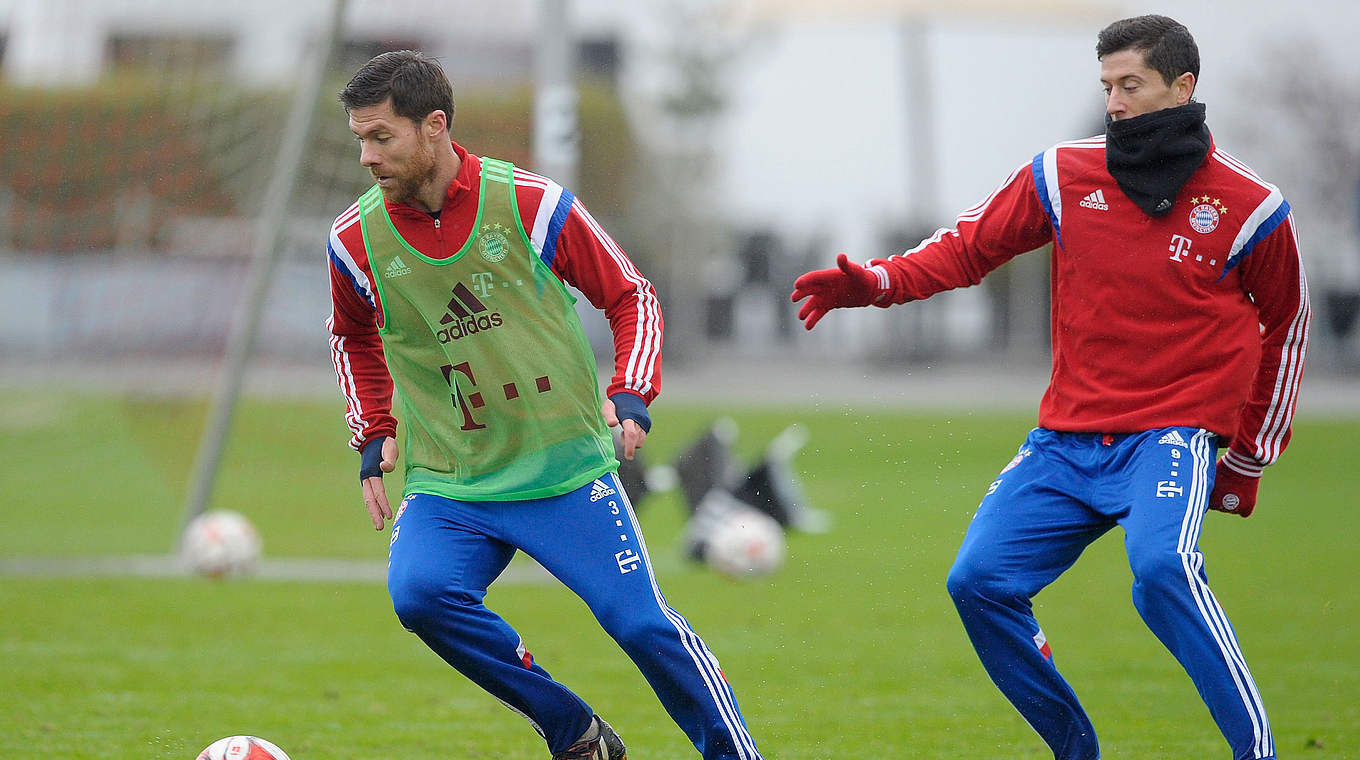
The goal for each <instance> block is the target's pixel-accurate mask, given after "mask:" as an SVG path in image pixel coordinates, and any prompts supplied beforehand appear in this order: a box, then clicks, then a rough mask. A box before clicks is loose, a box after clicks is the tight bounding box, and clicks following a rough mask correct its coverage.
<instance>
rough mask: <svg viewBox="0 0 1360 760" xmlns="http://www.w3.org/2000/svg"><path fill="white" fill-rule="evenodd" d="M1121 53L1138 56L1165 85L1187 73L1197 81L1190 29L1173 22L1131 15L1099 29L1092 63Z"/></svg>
mask: <svg viewBox="0 0 1360 760" xmlns="http://www.w3.org/2000/svg"><path fill="white" fill-rule="evenodd" d="M1121 50H1136V51H1138V52H1140V53H1142V54H1143V61H1144V63H1146V64H1147V66H1148V68H1150V69H1152V70H1153V71H1156V72H1157V73H1158V74H1161V75H1162V80H1163V81H1165V82H1166V83H1167V84H1168V85H1170V84H1171V83H1172V82H1174V81H1176V77H1179V76H1180V75H1181V74H1184V73H1186V72H1187V71H1188V72H1190V73H1191V74H1194V75H1195V80H1196V81H1198V80H1199V46H1198V45H1196V44H1195V38H1194V37H1193V36H1192V35H1191V34H1190V30H1189V29H1186V28H1185V25H1184V24H1182V23H1180V22H1179V21H1177V20H1175V19H1172V18H1167V17H1166V16H1157V15H1147V16H1134V17H1133V18H1126V19H1120V20H1119V21H1116V22H1114V23H1113V24H1110V25H1109V26H1107V27H1105V28H1104V29H1101V30H1100V36H1099V37H1097V38H1096V60H1104V58H1105V56H1107V55H1109V54H1111V53H1118V52H1119V51H1121Z"/></svg>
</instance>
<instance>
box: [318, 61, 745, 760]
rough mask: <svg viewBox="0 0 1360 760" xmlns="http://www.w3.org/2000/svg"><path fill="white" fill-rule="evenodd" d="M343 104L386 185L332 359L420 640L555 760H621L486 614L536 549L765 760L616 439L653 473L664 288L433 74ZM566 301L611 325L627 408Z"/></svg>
mask: <svg viewBox="0 0 1360 760" xmlns="http://www.w3.org/2000/svg"><path fill="white" fill-rule="evenodd" d="M340 101H341V103H342V104H343V105H344V107H345V111H346V113H347V114H348V115H349V124H350V128H351V129H352V131H353V132H354V134H355V137H356V138H357V139H358V142H359V152H360V163H361V164H362V165H363V166H364V167H365V168H366V169H368V170H369V172H370V173H371V174H372V175H373V179H374V180H375V182H376V184H375V185H374V186H373V188H371V189H370V190H369V191H368V192H367V193H365V194H364V195H363V196H362V197H361V198H360V199H359V201H358V202H357V203H355V204H353V205H352V206H350V207H349V209H347V210H346V211H345V212H344V213H343V214H341V215H340V216H339V217H338V218H337V219H336V221H335V224H334V226H333V227H332V228H331V233H330V239H329V246H328V254H329V258H330V278H331V296H332V314H331V318H330V319H329V321H328V324H329V329H330V333H331V337H330V341H331V349H332V355H333V358H334V362H335V369H336V373H337V375H338V378H339V383H340V388H341V390H342V392H343V394H344V397H345V403H346V415H345V419H346V422H347V423H348V425H349V428H350V431H351V433H352V434H353V437H352V438H351V439H350V445H351V446H352V447H353V448H355V449H357V450H359V451H360V452H361V458H360V459H361V469H360V480H361V483H362V487H363V494H364V501H365V504H366V505H367V508H368V513H369V517H370V518H371V520H372V524H373V527H374V528H375V529H377V530H382V529H383V527H384V524H385V521H386V520H388V519H391V520H392V537H391V549H390V553H389V562H388V578H387V582H388V591H389V593H390V594H391V597H392V601H393V605H394V607H395V610H396V613H397V617H398V618H399V619H400V621H401V623H402V625H404V626H405V627H406V628H407V629H408V630H410V631H412V632H414V633H415V634H416V635H417V636H419V637H420V638H421V640H422V641H424V642H425V644H426V645H428V646H429V647H430V648H431V649H432V650H434V651H435V652H436V653H438V654H439V655H440V656H441V657H443V658H444V660H446V661H447V662H448V663H449V664H450V665H452V666H453V667H454V668H456V669H457V670H458V671H459V672H461V673H462V674H463V675H465V676H467V677H468V678H469V679H471V680H472V681H473V682H475V683H476V684H477V685H479V686H481V687H482V688H483V689H485V690H486V691H488V692H490V693H491V694H492V695H493V696H495V697H496V698H497V699H499V700H500V701H501V702H503V703H504V704H506V705H507V706H509V707H510V708H511V709H512V710H515V711H516V712H518V713H520V714H522V715H524V716H525V717H526V718H528V720H529V721H530V723H531V724H532V725H533V727H534V728H535V729H537V730H538V731H539V733H540V734H542V735H543V737H544V739H545V740H546V742H547V744H548V750H549V751H550V752H551V753H552V756H553V757H554V758H583V759H584V758H595V759H597V760H621V759H622V758H624V757H625V748H624V745H623V742H622V741H621V740H620V739H619V737H618V735H617V734H616V733H615V732H614V730H613V729H612V728H611V727H610V726H609V724H608V723H606V722H605V721H603V720H601V719H600V718H599V717H598V716H597V715H595V713H594V711H593V710H592V709H591V707H590V706H589V705H588V704H587V703H586V702H585V701H584V700H582V699H581V698H580V697H579V696H577V695H576V694H575V693H573V692H572V691H570V690H569V689H567V687H566V686H563V685H562V684H560V683H558V682H557V681H555V680H553V678H552V677H551V676H550V675H549V674H548V672H547V671H546V670H544V669H543V667H541V666H540V665H539V664H538V663H537V662H536V661H535V660H534V658H533V655H532V654H531V653H530V652H529V650H528V649H527V648H526V645H525V643H524V641H523V640H522V639H521V638H520V636H519V634H517V633H516V632H515V631H514V629H512V628H511V627H510V625H509V624H508V623H507V622H506V621H505V620H503V619H502V618H501V617H499V616H498V615H496V614H495V613H494V612H492V611H491V610H489V609H488V608H487V607H486V606H485V605H484V604H483V599H484V597H485V595H486V593H487V588H488V586H490V584H491V583H492V582H493V581H494V580H495V579H496V578H497V577H498V576H499V575H500V574H501V572H502V571H503V570H504V569H505V568H506V566H507V564H508V563H509V562H510V559H511V558H512V557H513V556H514V554H515V552H516V551H517V550H518V551H523V552H525V553H526V554H528V555H529V556H530V557H532V558H533V559H534V560H536V561H537V562H538V563H539V564H540V565H542V566H543V567H544V568H546V569H547V570H548V571H549V572H551V573H552V574H553V575H554V576H555V577H556V578H557V579H558V580H560V581H561V582H562V583H564V584H565V585H566V586H567V587H568V588H570V589H571V590H572V591H573V592H575V593H576V594H577V595H578V596H580V597H581V598H582V599H583V600H584V601H585V602H586V604H587V605H588V606H589V607H590V609H591V611H592V612H593V613H594V614H595V616H596V618H597V619H598V620H599V621H600V624H601V625H602V626H603V627H604V629H605V630H606V631H607V632H608V633H609V634H610V636H612V637H613V638H614V639H615V641H617V642H618V644H619V645H620V646H621V647H622V648H623V650H624V651H625V652H626V653H627V654H628V656H629V657H631V658H632V660H633V662H634V663H635V664H636V665H637V667H638V668H639V670H641V671H642V674H643V675H644V676H645V677H646V679H647V681H648V683H649V684H650V685H651V686H652V688H653V689H654V690H655V691H656V693H657V696H658V697H659V698H660V699H661V702H662V703H663V705H664V706H665V708H666V710H667V712H668V713H669V714H670V715H671V716H672V718H673V719H674V720H675V721H676V723H677V724H678V725H679V726H680V727H681V728H682V729H683V730H684V732H685V733H686V735H687V736H688V737H689V739H690V740H691V741H692V742H693V743H694V746H695V747H696V748H697V749H698V750H699V752H700V753H701V754H702V755H703V757H705V758H709V759H710V760H716V759H717V758H724V759H728V760H737V759H740V760H759V758H760V754H759V752H758V751H757V750H756V747H755V743H754V741H753V740H752V738H751V736H750V734H749V733H748V731H747V729H746V725H745V722H744V720H743V718H742V716H741V713H740V711H739V710H738V707H737V703H736V698H735V697H734V695H733V693H732V690H731V688H730V687H729V686H728V684H727V681H726V680H725V678H724V676H723V674H722V671H721V670H720V669H719V666H718V661H717V659H716V658H715V657H714V656H713V654H712V653H711V652H710V651H709V649H708V647H707V646H706V645H705V644H704V642H703V641H702V640H701V639H700V638H699V636H698V635H697V634H695V633H694V631H693V630H691V629H690V627H689V624H688V623H687V622H686V620H685V619H684V618H683V617H681V616H680V615H679V614H678V613H677V612H676V611H675V610H673V609H671V607H670V606H669V605H668V604H667V603H666V601H665V599H664V597H663V596H662V594H661V591H660V590H659V588H658V586H657V581H656V578H655V575H654V574H653V571H652V567H651V561H650V559H649V557H648V555H647V547H646V544H645V543H644V541H643V536H642V531H641V528H640V526H639V525H638V522H637V518H636V516H635V514H634V512H633V509H632V505H631V504H630V503H629V500H628V496H627V494H626V493H625V492H624V489H623V486H622V485H621V484H620V482H619V479H618V476H617V473H616V471H617V469H618V465H619V463H618V460H617V459H616V458H615V446H614V441H613V439H612V438H611V435H610V431H609V427H610V426H616V427H619V428H620V429H621V439H622V440H621V446H622V450H623V453H624V457H625V458H626V459H632V458H633V456H634V453H635V451H636V450H637V449H638V448H640V447H641V446H642V445H643V443H644V441H645V440H646V436H647V432H648V430H649V429H650V427H651V418H650V416H649V414H648V411H647V404H648V403H649V402H651V400H652V399H653V398H655V397H656V394H657V390H658V386H659V384H660V380H661V359H660V351H661V340H662V320H661V313H660V310H659V305H658V302H657V297H656V293H655V291H654V290H653V288H652V285H651V283H650V282H648V280H647V279H646V278H644V277H643V276H642V275H641V274H640V273H638V271H637V269H636V268H635V267H634V266H633V263H632V262H631V261H630V260H629V258H628V257H627V255H625V254H624V252H623V251H622V250H621V249H620V248H619V246H618V244H616V243H615V242H614V241H613V240H612V239H611V238H610V236H609V235H608V234H607V233H606V232H605V231H604V229H603V228H602V227H601V226H600V225H599V223H598V222H596V221H595V219H594V218H593V217H592V216H591V215H590V213H589V212H587V210H586V208H585V206H584V205H582V204H581V202H580V201H579V200H578V199H575V198H574V197H573V195H572V193H571V192H570V191H568V190H566V189H564V188H562V187H561V186H560V185H558V184H557V183H556V182H554V181H552V180H551V179H548V178H545V177H542V176H538V175H536V174H533V173H530V172H526V171H524V170H522V169H519V168H516V167H514V166H512V165H510V164H509V163H506V162H504V161H500V160H497V159H493V158H484V157H478V156H475V155H472V154H470V153H468V152H467V151H466V150H465V149H464V148H463V147H462V146H461V145H459V144H457V143H456V142H453V141H452V139H451V137H450V132H449V130H450V125H451V123H452V120H453V115H454V103H453V91H452V87H451V85H450V84H449V81H448V79H447V77H446V75H445V73H444V71H443V70H442V69H441V67H440V66H439V64H438V63H437V62H436V61H435V60H434V59H432V58H430V57H428V56H426V55H424V54H421V53H418V52H412V51H400V52H391V53H384V54H382V55H379V56H377V57H376V58H374V59H373V60H371V61H369V62H368V63H367V64H365V65H364V66H363V67H362V68H361V69H360V70H359V71H358V73H356V74H355V75H354V77H353V79H352V80H351V81H350V82H349V84H348V85H346V87H345V88H344V90H343V91H341V93H340ZM566 285H571V286H573V287H575V288H576V289H578V290H579V291H580V292H581V293H583V294H584V295H585V296H586V298H588V299H589V300H590V302H591V304H592V305H594V306H595V307H596V308H599V309H602V310H603V311H604V313H605V316H606V317H607V319H608V321H609V325H610V328H611V331H612V333H613V339H614V356H615V371H614V373H613V378H612V380H611V381H610V383H609V386H608V389H607V394H606V395H607V398H601V394H600V389H599V386H598V381H597V377H596V367H595V359H594V355H593V353H592V351H591V348H590V345H589V343H588V342H587V340H586V337H585V334H584V332H583V330H582V327H581V324H580V321H579V319H578V317H577V315H576V311H575V307H574V306H573V304H574V303H575V298H574V297H573V296H572V295H571V294H570V293H569V292H568V291H567V289H566ZM394 391H395V395H396V398H397V399H398V400H399V406H400V411H401V415H400V416H401V417H402V428H403V431H404V439H403V441H404V442H403V445H402V448H403V449H404V450H405V454H406V460H405V462H406V464H405V476H406V477H405V483H406V486H405V494H404V499H403V500H402V502H401V505H400V507H399V508H398V509H397V511H396V514H395V516H394V515H393V511H392V508H391V506H390V505H389V503H388V500H387V496H386V494H385V492H384V489H383V480H382V476H383V473H386V472H392V471H393V470H394V469H395V466H396V461H397V459H398V447H397V444H396V440H395V437H394V436H395V434H396V431H397V419H396V417H395V416H394V411H393V408H392V407H393V397H394ZM604 688H613V687H612V686H604Z"/></svg>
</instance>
